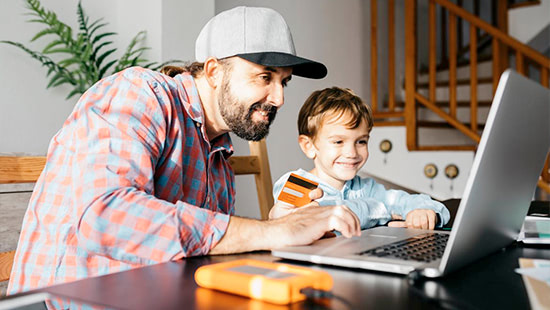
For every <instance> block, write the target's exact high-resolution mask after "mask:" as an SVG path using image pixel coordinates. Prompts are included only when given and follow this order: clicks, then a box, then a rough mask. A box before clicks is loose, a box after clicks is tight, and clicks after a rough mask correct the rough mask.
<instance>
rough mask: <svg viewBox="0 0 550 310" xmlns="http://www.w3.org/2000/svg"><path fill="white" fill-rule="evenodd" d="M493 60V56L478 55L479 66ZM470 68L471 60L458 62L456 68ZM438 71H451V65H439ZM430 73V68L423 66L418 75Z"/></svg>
mask: <svg viewBox="0 0 550 310" xmlns="http://www.w3.org/2000/svg"><path fill="white" fill-rule="evenodd" d="M492 60H493V56H492V55H483V54H482V55H478V57H477V64H478V65H480V64H482V63H484V62H491V61H492ZM469 66H470V60H469V59H460V60H458V61H457V64H456V68H457V69H460V68H465V67H469ZM435 70H436V71H438V72H440V71H448V70H449V63H443V64H438V65H437V66H436V69H435ZM428 72H429V68H428V67H425V66H422V67H421V68H420V70H418V73H420V74H428Z"/></svg>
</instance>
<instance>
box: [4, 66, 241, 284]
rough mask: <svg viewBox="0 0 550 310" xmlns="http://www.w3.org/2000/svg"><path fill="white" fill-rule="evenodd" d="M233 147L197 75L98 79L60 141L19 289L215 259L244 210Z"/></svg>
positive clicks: (17, 276)
mask: <svg viewBox="0 0 550 310" xmlns="http://www.w3.org/2000/svg"><path fill="white" fill-rule="evenodd" d="M232 152H233V147H232V145H231V140H230V138H229V135H228V134H224V135H221V136H219V137H217V138H216V139H214V140H213V141H209V140H208V138H207V136H206V132H205V126H204V115H203V110H202V106H201V103H200V98H199V95H198V91H197V88H196V85H195V82H194V80H193V78H192V77H191V76H190V75H188V74H180V75H177V76H176V77H175V78H170V77H168V76H166V75H163V74H160V73H157V72H153V71H150V70H145V69H143V68H137V67H135V68H130V69H127V70H124V71H122V72H119V73H117V74H115V75H112V76H110V77H107V78H105V79H103V80H102V81H100V82H98V83H97V84H96V85H94V86H93V87H92V88H90V89H89V90H88V91H87V92H86V93H85V94H84V95H83V96H82V97H81V98H80V100H79V102H78V103H77V105H76V106H75V109H74V111H73V112H72V114H71V115H70V116H69V118H68V119H67V121H66V122H65V123H64V125H63V127H62V128H61V130H60V131H59V132H58V133H57V134H56V135H55V136H54V137H53V139H52V141H51V143H50V146H49V149H48V155H47V164H46V166H45V168H44V171H43V172H42V174H41V176H40V178H39V180H38V182H37V183H36V186H35V188H34V192H33V194H32V197H31V200H30V202H29V207H28V209H27V212H26V214H25V218H24V220H23V226H22V231H21V236H20V239H19V243H18V248H17V252H16V255H15V261H14V265H13V269H12V273H11V276H10V282H9V287H8V292H10V293H15V292H20V291H24V290H29V289H33V288H37V287H42V286H46V285H51V284H54V283H60V282H67V281H72V280H76V279H79V278H84V277H90V276H97V275H102V274H106V273H111V272H115V271H121V270H127V269H130V268H134V267H139V266H143V265H149V264H154V263H159V262H165V261H169V260H176V259H179V258H182V257H187V256H193V255H202V254H207V253H208V252H209V250H210V249H211V248H212V247H214V246H215V245H216V244H217V243H218V241H219V240H220V239H221V238H222V236H223V235H224V233H225V231H226V229H227V225H228V223H229V215H232V214H234V197H235V195H234V194H235V191H234V175H233V171H232V170H231V167H230V165H229V163H228V161H227V158H228V157H229V156H230V155H231V154H232Z"/></svg>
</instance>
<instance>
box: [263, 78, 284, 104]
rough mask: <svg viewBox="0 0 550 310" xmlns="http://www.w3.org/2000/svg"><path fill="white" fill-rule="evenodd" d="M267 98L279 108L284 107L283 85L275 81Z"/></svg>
mask: <svg viewBox="0 0 550 310" xmlns="http://www.w3.org/2000/svg"><path fill="white" fill-rule="evenodd" d="M267 100H268V101H269V103H271V104H272V105H274V106H275V107H277V109H278V108H280V107H282V106H283V104H284V103H285V95H284V88H283V85H281V84H279V83H273V85H272V86H271V88H270V89H269V94H268V97H267Z"/></svg>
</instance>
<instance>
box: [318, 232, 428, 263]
mask: <svg viewBox="0 0 550 310" xmlns="http://www.w3.org/2000/svg"><path fill="white" fill-rule="evenodd" d="M425 232H426V231H425V230H419V229H406V228H395V227H385V226H384V227H376V228H371V229H367V230H364V231H363V232H362V234H361V236H360V237H353V238H345V237H343V236H339V237H336V238H328V239H321V240H319V241H317V242H315V243H313V244H312V245H311V246H309V248H310V250H309V253H310V254H313V255H315V254H316V255H338V256H341V255H345V254H356V253H359V252H362V251H365V250H368V249H371V248H375V247H378V246H381V245H384V244H389V243H393V242H397V241H399V240H403V239H407V238H410V237H413V236H416V235H418V234H422V233H425Z"/></svg>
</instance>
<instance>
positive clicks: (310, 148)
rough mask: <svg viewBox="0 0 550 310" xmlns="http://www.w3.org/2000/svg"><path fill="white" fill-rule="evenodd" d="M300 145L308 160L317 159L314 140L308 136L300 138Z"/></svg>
mask: <svg viewBox="0 0 550 310" xmlns="http://www.w3.org/2000/svg"><path fill="white" fill-rule="evenodd" d="M298 144H300V148H301V149H302V152H304V154H305V155H306V156H307V158H309V159H315V146H314V145H313V140H312V139H311V138H310V137H308V136H306V135H300V136H298Z"/></svg>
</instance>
